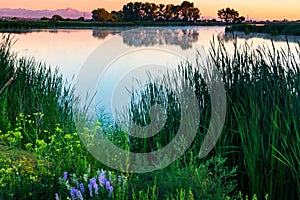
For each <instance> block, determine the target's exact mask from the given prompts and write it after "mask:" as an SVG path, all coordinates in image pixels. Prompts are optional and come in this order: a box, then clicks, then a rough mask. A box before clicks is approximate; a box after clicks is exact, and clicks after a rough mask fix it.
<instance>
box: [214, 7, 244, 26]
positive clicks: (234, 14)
mask: <svg viewBox="0 0 300 200" xmlns="http://www.w3.org/2000/svg"><path fill="white" fill-rule="evenodd" d="M217 14H218V16H219V18H220V19H222V20H224V21H225V22H226V23H228V22H235V21H236V20H237V19H238V17H239V12H238V11H236V10H234V9H231V8H226V9H224V8H223V9H221V10H218V13H217Z"/></svg>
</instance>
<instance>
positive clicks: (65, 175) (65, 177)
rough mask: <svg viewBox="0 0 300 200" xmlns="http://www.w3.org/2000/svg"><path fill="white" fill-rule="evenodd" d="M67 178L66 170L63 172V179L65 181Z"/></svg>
mask: <svg viewBox="0 0 300 200" xmlns="http://www.w3.org/2000/svg"><path fill="white" fill-rule="evenodd" d="M67 179H68V172H64V177H63V180H64V181H66V180H67Z"/></svg>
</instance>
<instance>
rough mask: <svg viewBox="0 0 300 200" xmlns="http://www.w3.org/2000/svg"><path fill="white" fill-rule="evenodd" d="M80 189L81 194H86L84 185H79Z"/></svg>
mask: <svg viewBox="0 0 300 200" xmlns="http://www.w3.org/2000/svg"><path fill="white" fill-rule="evenodd" d="M79 189H80V191H81V193H82V194H83V193H84V185H83V183H80V184H79Z"/></svg>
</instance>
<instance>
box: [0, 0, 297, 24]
mask: <svg viewBox="0 0 300 200" xmlns="http://www.w3.org/2000/svg"><path fill="white" fill-rule="evenodd" d="M182 1H183V0H146V1H141V2H153V3H156V4H159V3H163V4H180V3H181V2H182ZM128 2H135V1H130V0H42V1H36V0H26V1H24V0H1V5H0V8H25V9H32V10H43V9H49V10H54V9H63V8H67V7H69V8H74V9H77V10H80V11H86V12H91V11H92V10H93V9H95V8H105V9H106V10H108V11H112V10H121V9H122V5H124V4H126V3H128ZM191 2H194V3H195V6H196V7H198V8H199V9H200V12H201V16H205V17H214V18H217V14H216V13H217V10H219V9H221V8H225V7H230V8H234V9H235V10H237V11H239V13H240V15H241V16H245V17H246V18H247V17H248V18H252V19H262V20H273V19H276V20H283V19H288V20H300V12H299V11H300V1H299V0H286V1H284V0H263V1H262V0H251V1H241V0H196V1H192V0H191Z"/></svg>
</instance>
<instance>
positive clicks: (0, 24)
mask: <svg viewBox="0 0 300 200" xmlns="http://www.w3.org/2000/svg"><path fill="white" fill-rule="evenodd" d="M222 25H225V24H224V23H218V22H216V23H212V22H197V23H194V22H190V23H189V22H147V21H141V22H93V21H84V22H80V21H42V20H37V21H34V20H25V21H22V20H17V21H0V28H2V29H51V28H96V27H124V26H125V27H126V26H132V27H136V26H222Z"/></svg>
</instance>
